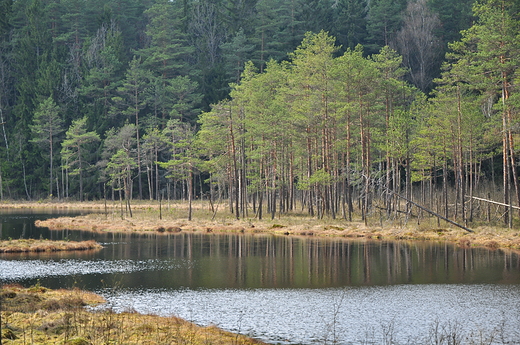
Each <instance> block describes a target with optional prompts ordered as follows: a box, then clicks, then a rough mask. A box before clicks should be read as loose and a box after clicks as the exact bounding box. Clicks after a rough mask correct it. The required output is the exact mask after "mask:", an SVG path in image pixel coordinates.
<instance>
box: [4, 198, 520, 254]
mask: <svg viewBox="0 0 520 345" xmlns="http://www.w3.org/2000/svg"><path fill="white" fill-rule="evenodd" d="M0 208H4V209H5V208H7V209H12V210H14V211H16V209H22V208H29V209H33V208H40V209H42V208H43V209H70V210H75V209H76V210H77V209H88V210H92V211H94V212H95V213H92V214H89V215H86V216H78V217H60V218H55V219H48V220H45V221H37V223H36V224H37V226H43V227H48V228H50V229H52V230H61V229H75V230H86V231H110V232H121V231H125V232H126V231H134V232H135V231H137V232H141V231H155V232H161V233H174V232H181V231H203V232H213V233H218V232H237V233H273V234H278V235H298V236H302V235H303V236H339V237H348V238H358V239H359V238H360V239H382V240H427V241H449V242H453V243H456V244H459V245H460V246H464V247H469V246H482V247H487V248H490V249H497V248H507V249H514V250H520V231H519V230H518V229H515V228H514V229H508V228H506V227H504V226H503V224H483V223H481V224H473V225H470V228H471V229H472V230H473V231H474V232H472V233H470V232H467V231H465V230H463V229H461V228H458V227H456V226H454V225H452V224H449V223H447V222H444V221H440V222H438V220H437V219H436V218H434V217H421V218H417V217H415V218H414V217H410V218H409V219H408V221H407V220H406V219H405V217H402V218H401V219H397V220H393V221H388V220H385V219H383V217H382V216H381V215H380V214H378V215H375V214H374V215H370V216H369V217H368V220H367V221H366V222H361V221H352V222H348V221H345V220H343V219H331V218H328V217H325V218H323V219H316V218H311V217H309V216H308V215H307V214H304V213H298V212H297V211H296V212H292V213H289V214H284V215H281V216H278V215H277V217H276V218H275V219H273V220H271V219H263V220H258V219H256V218H255V215H254V214H250V215H249V216H248V217H246V218H245V219H241V220H237V219H235V218H234V216H233V215H232V214H231V213H230V212H229V210H228V209H227V206H225V205H224V204H221V205H216V206H215V208H214V209H213V210H212V209H211V208H210V205H209V203H208V202H201V201H198V202H196V203H194V207H193V219H192V220H191V221H188V220H187V214H188V212H187V204H186V203H182V202H164V203H162V204H161V205H160V204H159V203H158V202H156V201H155V202H152V201H149V202H148V201H139V202H134V204H133V205H132V210H133V212H132V216H130V212H128V211H127V210H125V209H123V210H122V209H121V205H120V204H119V203H118V202H107V203H106V204H105V203H103V202H84V203H74V202H72V203H62V202H38V203H8V202H4V203H0ZM213 211H216V212H213Z"/></svg>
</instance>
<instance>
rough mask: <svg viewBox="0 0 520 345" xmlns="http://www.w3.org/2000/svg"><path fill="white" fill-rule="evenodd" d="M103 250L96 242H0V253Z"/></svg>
mask: <svg viewBox="0 0 520 345" xmlns="http://www.w3.org/2000/svg"><path fill="white" fill-rule="evenodd" d="M101 248H103V247H102V246H101V245H100V244H99V243H96V242H95V241H81V242H76V241H51V240H34V239H26V240H25V239H20V240H7V241H0V253H28V252H58V251H73V250H92V249H101Z"/></svg>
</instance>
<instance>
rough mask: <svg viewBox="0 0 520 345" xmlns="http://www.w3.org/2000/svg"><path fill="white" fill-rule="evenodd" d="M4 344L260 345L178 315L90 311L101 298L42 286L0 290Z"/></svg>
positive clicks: (6, 287)
mask: <svg viewBox="0 0 520 345" xmlns="http://www.w3.org/2000/svg"><path fill="white" fill-rule="evenodd" d="M0 301H1V307H2V309H1V321H2V322H1V334H2V342H1V343H2V344H5V345H8V344H9V345H11V344H13V345H14V344H64V345H65V344H69V345H97V344H149V345H153V344H193V345H197V344H201V345H202V344H204V345H206V344H215V345H219V344H227V345H228V344H237V345H238V344H242V345H249V344H251V345H252V344H263V343H262V342H259V341H256V340H254V339H250V338H247V337H245V336H242V335H237V334H233V333H230V332H225V331H223V330H221V329H219V328H217V327H213V326H210V327H199V326H196V325H194V324H193V323H190V322H187V321H184V320H182V319H179V318H176V317H159V316H154V315H141V314H137V313H132V312H125V313H118V314H116V313H113V312H112V311H109V310H104V311H88V310H87V309H85V308H84V307H85V306H93V305H97V304H100V303H103V302H104V300H103V298H102V297H100V296H98V295H96V294H93V293H89V292H85V291H80V290H49V289H46V288H43V287H41V286H35V287H31V288H22V287H20V286H14V285H11V286H3V287H1V288H0Z"/></svg>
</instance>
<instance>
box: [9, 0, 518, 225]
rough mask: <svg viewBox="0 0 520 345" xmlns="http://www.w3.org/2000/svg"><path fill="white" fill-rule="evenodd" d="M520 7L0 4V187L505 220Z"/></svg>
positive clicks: (308, 1) (203, 1)
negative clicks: (414, 206)
mask: <svg viewBox="0 0 520 345" xmlns="http://www.w3.org/2000/svg"><path fill="white" fill-rule="evenodd" d="M519 6H520V4H518V1H499V0H480V1H477V2H476V3H474V1H473V0H461V1H452V0H450V1H448V0H408V1H407V0H212V1H209V0H175V1H152V0H144V1H143V0H114V1H111V0H109V1H98V0H88V1H87V0H61V1H60V0H57V1H52V0H16V1H12V0H0V136H1V140H0V199H2V200H5V199H15V200H16V199H28V200H41V199H49V198H52V199H58V200H92V199H102V198H111V199H115V200H119V199H125V200H130V199H132V198H134V199H150V200H151V199H160V198H161V199H166V198H168V199H186V200H189V201H190V202H191V201H192V200H194V199H196V198H199V199H209V200H210V201H211V202H212V203H213V202H216V201H218V200H223V199H226V200H228V205H229V210H230V211H231V212H233V213H234V214H235V215H236V217H237V218H238V217H258V218H262V217H263V216H265V214H269V216H270V217H275V216H276V215H277V214H282V213H285V212H289V211H291V210H295V209H301V210H305V211H306V212H308V213H309V214H310V215H312V216H317V217H323V216H325V215H327V216H330V217H333V218H335V217H343V218H345V219H352V215H353V214H356V215H360V216H361V218H362V219H365V218H366V216H368V215H371V214H377V215H378V217H379V216H380V215H381V214H385V215H387V216H388V217H392V215H396V214H397V213H399V212H400V213H408V214H410V213H411V210H410V205H407V206H406V207H404V208H403V206H402V203H401V202H399V199H398V198H397V197H396V196H395V194H393V192H396V193H398V194H401V195H402V196H405V197H406V198H408V199H409V200H415V202H417V203H420V204H422V205H425V206H427V207H428V208H430V209H432V210H435V211H436V212H438V213H440V214H443V215H445V216H446V217H450V218H455V219H460V220H462V221H464V222H466V223H467V222H468V221H473V220H474V219H481V220H487V221H489V220H490V217H491V214H493V217H494V219H497V220H501V221H504V222H505V223H506V224H510V225H512V223H513V211H512V207H511V206H509V207H503V208H494V209H493V210H492V211H490V209H489V205H486V206H483V205H481V204H478V203H477V199H475V197H476V196H477V197H483V198H486V199H493V200H495V201H499V202H502V203H504V204H505V205H513V204H515V205H517V204H520V187H519V186H518V171H517V166H518V159H517V158H516V150H517V147H516V144H515V141H518V140H517V138H516V137H517V135H518V115H517V114H518V106H517V104H518V95H517V93H516V90H517V87H516V85H517V81H518V73H517V69H518V57H519V56H520V54H519V48H520V47H519V43H518V38H519V37H518V32H519V30H518V29H519V27H518V23H519V18H518V9H519ZM414 212H416V211H414Z"/></svg>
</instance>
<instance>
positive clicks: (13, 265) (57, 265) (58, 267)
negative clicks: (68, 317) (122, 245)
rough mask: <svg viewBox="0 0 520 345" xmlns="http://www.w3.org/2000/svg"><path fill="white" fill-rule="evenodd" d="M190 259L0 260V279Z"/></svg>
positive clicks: (169, 264)
mask: <svg viewBox="0 0 520 345" xmlns="http://www.w3.org/2000/svg"><path fill="white" fill-rule="evenodd" d="M186 265H192V263H190V262H186V261H184V262H179V261H173V260H172V261H168V260H157V259H150V260H110V261H107V260H94V261H91V260H89V261H85V260H70V259H67V260H57V261H54V260H23V261H9V260H0V267H1V269H0V280H3V281H17V280H22V279H35V278H42V277H57V276H69V275H78V274H79V275H86V274H107V273H131V272H139V271H158V270H173V269H177V268H179V267H180V266H183V267H186Z"/></svg>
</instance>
